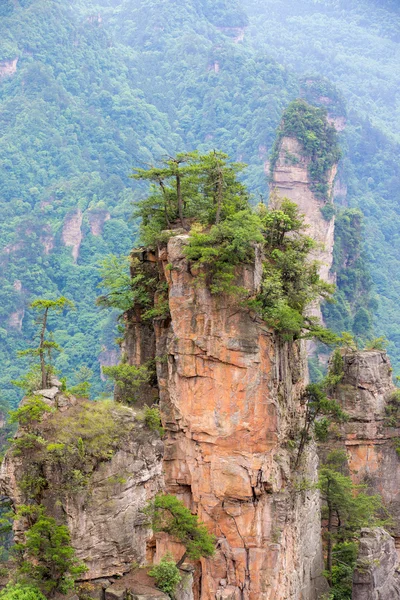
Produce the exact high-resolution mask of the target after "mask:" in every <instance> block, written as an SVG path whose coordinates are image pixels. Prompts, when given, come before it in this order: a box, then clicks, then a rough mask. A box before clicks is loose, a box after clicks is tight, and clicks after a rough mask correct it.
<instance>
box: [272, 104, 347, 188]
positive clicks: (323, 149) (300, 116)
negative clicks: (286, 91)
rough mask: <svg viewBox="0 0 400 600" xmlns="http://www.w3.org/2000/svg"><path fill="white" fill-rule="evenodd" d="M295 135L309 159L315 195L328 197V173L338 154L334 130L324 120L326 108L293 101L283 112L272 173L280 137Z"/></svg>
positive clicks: (339, 154) (325, 119)
mask: <svg viewBox="0 0 400 600" xmlns="http://www.w3.org/2000/svg"><path fill="white" fill-rule="evenodd" d="M285 136H287V137H294V138H296V139H297V140H298V141H299V142H300V144H301V146H302V150H303V152H304V155H305V157H307V158H308V159H309V161H310V162H309V165H308V173H309V176H310V181H311V188H312V190H313V191H314V192H315V194H316V196H317V197H318V198H321V199H324V200H328V196H327V195H328V175H329V171H330V169H331V167H332V166H333V165H334V164H336V163H337V162H338V160H339V158H340V156H341V153H340V150H339V145H338V136H337V133H336V129H335V128H334V126H333V125H331V124H330V123H328V121H327V111H326V110H325V109H323V108H316V107H314V106H311V105H310V104H308V103H307V102H305V100H295V101H293V102H291V103H290V104H289V106H288V107H287V108H286V110H285V112H284V113H283V117H282V123H281V126H280V127H279V129H278V135H277V138H276V141H275V145H274V148H273V150H272V158H271V167H270V168H271V174H272V172H273V170H274V168H275V165H276V161H277V158H278V155H279V151H280V144H281V141H282V138H283V137H285Z"/></svg>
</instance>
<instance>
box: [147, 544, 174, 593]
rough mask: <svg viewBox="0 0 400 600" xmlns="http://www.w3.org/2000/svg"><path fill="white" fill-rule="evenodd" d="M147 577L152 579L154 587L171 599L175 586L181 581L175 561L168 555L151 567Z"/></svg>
mask: <svg viewBox="0 0 400 600" xmlns="http://www.w3.org/2000/svg"><path fill="white" fill-rule="evenodd" d="M149 575H150V577H154V580H155V582H156V586H157V587H158V588H159V589H160V590H161V591H163V592H165V593H166V594H168V595H169V596H171V597H173V594H174V592H175V589H176V586H177V585H178V583H179V582H180V581H181V580H182V577H181V575H180V573H179V569H178V567H177V566H176V564H175V561H174V560H173V558H172V556H171V555H168V554H166V555H165V556H163V557H162V559H161V560H160V562H159V564H158V565H154V566H153V568H152V569H151V570H150V571H149Z"/></svg>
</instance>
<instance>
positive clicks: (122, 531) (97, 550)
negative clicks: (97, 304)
mask: <svg viewBox="0 0 400 600" xmlns="http://www.w3.org/2000/svg"><path fill="white" fill-rule="evenodd" d="M54 383H55V385H53V387H52V388H51V389H49V390H41V391H40V392H37V394H39V395H40V396H41V397H42V398H43V399H44V401H45V402H47V403H48V404H49V405H50V406H52V407H54V408H57V409H58V410H60V411H62V412H64V413H66V414H67V415H68V414H69V411H70V410H71V408H72V407H75V409H76V406H77V404H78V405H79V402H80V401H79V400H78V399H76V398H74V397H73V396H72V397H71V396H69V397H67V396H64V395H63V394H62V393H61V392H60V389H59V385H56V382H54ZM60 385H61V384H60ZM125 419H126V422H127V425H129V424H131V423H132V420H134V419H135V413H134V411H133V410H131V409H128V408H127V409H126V416H125ZM20 433H21V432H17V435H20ZM162 453H163V444H162V442H161V440H160V439H159V436H158V434H155V433H151V432H150V431H149V430H148V429H147V428H145V427H144V425H143V424H141V423H138V422H137V423H135V427H134V429H133V430H132V431H131V433H130V434H129V437H128V439H127V440H126V441H124V444H123V445H121V447H120V448H119V449H118V450H117V451H116V452H115V454H114V455H113V457H112V458H111V460H108V461H105V462H101V463H100V464H99V465H98V466H97V467H96V468H95V470H94V471H93V473H92V475H91V476H90V480H89V484H88V486H87V487H86V488H85V489H83V490H81V491H79V489H77V490H71V491H70V492H68V491H66V492H65V493H63V494H61V495H60V494H59V493H57V492H56V490H57V488H58V484H59V481H60V476H61V470H62V466H61V465H58V466H54V464H52V463H49V464H48V465H47V466H46V467H45V472H44V475H45V477H46V479H47V481H48V487H47V488H46V489H45V490H44V492H43V496H42V499H41V503H42V504H43V505H44V506H45V507H46V509H47V514H49V515H50V516H53V517H55V518H56V519H57V521H58V522H59V523H65V524H66V525H68V528H69V530H70V533H71V543H72V546H73V547H74V548H75V550H76V554H77V556H78V558H79V559H81V560H82V561H83V562H84V563H85V564H86V566H87V567H88V571H87V572H86V573H85V574H84V575H83V579H86V580H93V579H97V578H101V577H109V576H113V575H122V574H123V573H126V572H127V571H129V570H130V568H131V567H132V562H133V561H137V562H138V563H139V564H142V563H143V562H144V561H145V554H146V542H147V540H148V538H149V535H150V532H149V529H148V527H147V526H145V516H144V515H143V513H142V512H141V509H142V508H144V506H145V505H146V503H147V501H148V500H150V499H151V498H153V497H154V496H155V495H156V494H157V493H158V492H159V491H160V489H161V488H162V486H163V477H162ZM82 470H83V472H84V471H85V464H84V462H83V463H82ZM24 473H26V474H29V473H28V472H27V465H26V464H24V460H23V457H21V456H15V455H13V454H12V452H11V451H8V452H7V454H6V456H5V458H4V461H3V463H2V465H1V468H0V493H1V494H2V495H5V496H7V497H9V498H10V499H11V500H12V502H13V504H14V506H15V507H17V506H18V505H19V504H22V503H24V497H23V494H21V491H20V489H19V486H18V479H19V478H20V477H21V474H24ZM25 528H26V523H25V522H24V521H22V520H16V521H14V533H15V537H16V539H17V540H18V539H21V538H22V534H23V533H24V530H25Z"/></svg>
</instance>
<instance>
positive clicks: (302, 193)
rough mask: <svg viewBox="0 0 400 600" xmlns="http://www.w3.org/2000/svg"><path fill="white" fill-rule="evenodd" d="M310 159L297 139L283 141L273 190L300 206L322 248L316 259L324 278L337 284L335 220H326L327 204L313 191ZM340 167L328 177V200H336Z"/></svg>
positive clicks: (309, 232) (312, 236)
mask: <svg viewBox="0 0 400 600" xmlns="http://www.w3.org/2000/svg"><path fill="white" fill-rule="evenodd" d="M309 165H310V159H309V158H307V157H306V156H305V153H304V149H303V147H302V145H301V142H299V141H298V140H297V139H296V138H294V137H283V138H282V139H281V141H280V144H279V154H278V158H277V161H276V164H275V168H274V170H273V174H272V180H271V187H272V189H273V190H275V192H276V193H277V195H278V197H281V198H282V197H286V198H289V199H290V200H292V201H293V202H295V203H296V204H297V206H298V207H299V209H300V212H301V213H303V214H304V216H305V222H306V224H307V225H308V230H307V235H309V236H310V237H311V238H313V240H315V241H316V242H317V244H318V246H317V248H316V250H315V252H314V258H315V259H316V260H318V261H320V275H321V277H322V279H324V280H325V281H334V277H333V275H332V274H331V273H330V269H331V267H332V260H333V242H334V229H335V218H334V216H332V217H331V218H330V219H328V220H327V219H325V218H324V216H323V215H322V212H321V208H323V207H324V205H325V201H324V200H320V199H318V198H317V196H316V194H315V193H314V192H313V190H312V186H311V180H310V175H309ZM336 172H337V165H334V166H333V167H332V169H331V170H330V171H329V173H328V196H329V199H330V200H332V189H333V183H334V180H335V177H336Z"/></svg>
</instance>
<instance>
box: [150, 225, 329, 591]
mask: <svg viewBox="0 0 400 600" xmlns="http://www.w3.org/2000/svg"><path fill="white" fill-rule="evenodd" d="M185 243H187V236H184V235H180V236H176V237H173V238H171V239H170V241H169V243H168V247H167V249H166V250H165V251H164V252H163V253H162V254H161V255H160V256H159V259H160V260H161V261H162V264H163V266H164V273H165V277H166V278H167V281H168V284H169V305H170V312H171V320H170V321H168V323H167V322H160V323H159V324H158V325H156V348H157V355H158V357H159V360H158V361H157V364H158V367H157V368H158V383H159V388H160V398H161V411H162V416H163V421H164V425H165V428H166V430H167V439H166V447H165V455H164V472H165V482H166V491H168V492H170V493H174V494H176V495H177V496H179V497H181V498H182V499H184V500H185V502H186V504H187V505H188V506H190V507H191V509H192V510H194V511H195V512H197V514H198V515H199V517H200V519H201V520H202V521H204V522H205V523H206V524H207V526H208V528H209V529H210V531H212V532H213V533H215V535H216V537H217V539H218V543H217V552H216V556H215V557H214V558H213V559H207V560H202V564H201V569H200V571H201V572H200V575H199V576H198V578H197V584H196V587H195V596H196V597H197V598H200V599H201V600H214V599H217V600H222V599H224V600H272V599H273V600H301V599H303V600H313V599H315V598H317V597H318V589H319V587H320V586H321V585H322V586H323V580H322V578H321V577H320V574H321V571H322V569H323V563H322V552H321V542H320V513H319V502H318V494H317V492H316V491H315V490H311V491H305V492H301V491H296V486H293V477H294V474H293V472H292V467H291V464H293V450H290V443H289V444H288V442H289V440H290V437H291V435H292V434H293V431H294V429H295V428H296V425H297V426H298V422H299V419H300V416H301V413H302V410H303V407H302V406H301V404H300V397H301V392H302V390H303V387H304V383H305V378H306V364H305V352H304V348H303V347H302V346H301V345H299V344H287V343H286V344H283V343H281V342H278V341H277V339H276V338H275V336H274V335H273V333H272V332H271V331H270V330H269V329H268V328H267V327H266V326H265V324H264V323H263V322H262V321H260V320H258V319H257V318H256V317H255V316H254V315H252V314H250V313H249V312H248V311H246V310H244V309H241V308H240V307H238V306H237V305H235V303H234V302H232V298H227V297H224V296H222V295H221V296H212V295H211V294H210V293H209V291H208V290H207V289H206V288H205V287H203V286H201V285H199V284H198V281H197V280H196V278H195V277H194V275H193V274H192V273H191V272H190V267H189V265H188V262H187V260H186V259H185V256H184V251H183V248H184V245H185ZM167 265H168V268H166V267H167ZM260 274H261V269H260V265H257V264H256V265H255V266H252V267H243V269H242V271H241V273H240V275H239V279H240V281H239V282H238V283H239V285H242V286H245V287H246V288H247V289H249V290H256V289H257V286H258V285H259V278H260ZM304 458H305V460H304V463H305V467H304V468H305V471H304V473H302V474H301V476H300V479H301V478H303V477H304V478H306V479H307V480H311V481H313V480H315V477H316V467H317V459H316V455H315V452H314V449H313V448H309V449H307V450H306V456H305V457H304ZM298 489H299V488H297V490H298ZM167 550H172V551H174V552H176V554H177V555H179V552H180V553H181V554H182V551H181V550H180V549H179V548H176V547H174V545H171V544H170V543H169V542H168V541H165V540H164V539H163V538H161V539H160V540H159V541H158V548H157V553H158V557H160V556H161V555H162V554H164V553H165V552H166V551H167Z"/></svg>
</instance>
